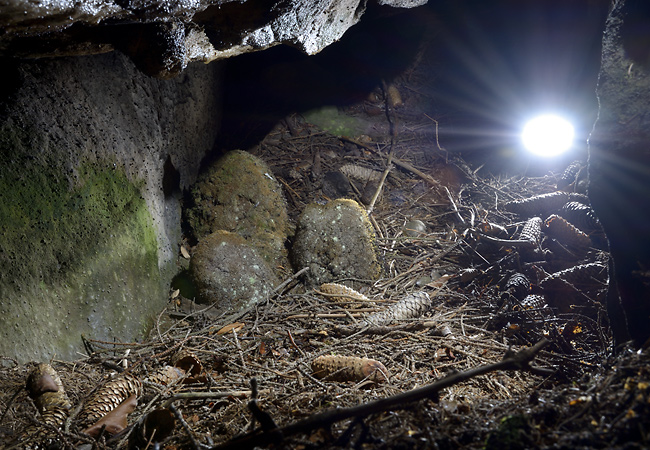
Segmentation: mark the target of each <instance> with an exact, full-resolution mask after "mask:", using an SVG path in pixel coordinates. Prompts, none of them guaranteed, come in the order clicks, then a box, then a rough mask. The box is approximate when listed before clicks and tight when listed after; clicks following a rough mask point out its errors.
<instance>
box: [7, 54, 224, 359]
mask: <svg viewBox="0 0 650 450" xmlns="http://www.w3.org/2000/svg"><path fill="white" fill-rule="evenodd" d="M3 63H4V66H3V73H4V74H5V75H6V79H7V82H6V83H5V84H4V85H3V95H0V267H1V268H2V269H0V299H1V300H0V355H2V356H6V357H10V358H14V359H16V360H18V361H19V362H26V361H34V360H36V361H48V360H50V359H52V358H57V359H63V360H65V359H78V358H79V355H80V354H81V353H82V352H84V346H83V343H82V339H81V336H82V335H86V336H87V337H88V338H95V339H100V340H104V341H109V342H112V341H121V342H125V341H126V342H128V341H134V340H138V339H140V338H142V337H144V336H145V333H146V331H147V328H148V327H150V326H151V325H152V323H153V319H154V318H155V317H156V316H157V315H158V314H159V312H160V310H161V309H162V308H163V307H164V305H165V303H166V302H167V300H168V295H167V294H168V289H169V283H170V281H171V280H172V278H173V276H174V275H175V274H176V273H177V271H178V266H177V263H176V261H177V258H178V250H179V242H180V239H181V205H180V201H181V197H182V190H183V189H186V188H188V187H189V186H190V185H191V184H192V183H194V181H195V180H196V177H197V174H198V168H199V165H200V162H201V160H202V158H203V156H204V155H205V152H206V151H207V150H208V149H210V148H212V146H213V143H214V139H215V137H216V130H217V126H216V123H217V121H218V118H219V117H218V109H217V106H218V86H217V83H216V80H218V78H217V75H218V72H217V68H216V67H214V66H213V67H208V66H205V65H198V66H194V67H192V68H189V67H188V69H187V73H186V74H183V75H181V76H179V77H178V79H175V80H167V81H162V80H155V79H152V78H150V77H147V76H145V75H143V74H141V73H140V72H138V71H137V70H136V69H135V67H134V66H133V64H132V63H131V62H130V61H129V60H128V59H127V58H126V57H125V56H124V55H122V54H120V53H118V52H114V53H109V54H104V55H96V56H89V57H83V58H56V59H49V58H43V59H30V60H27V59H24V60H18V59H15V60H12V59H7V60H5V61H3Z"/></svg>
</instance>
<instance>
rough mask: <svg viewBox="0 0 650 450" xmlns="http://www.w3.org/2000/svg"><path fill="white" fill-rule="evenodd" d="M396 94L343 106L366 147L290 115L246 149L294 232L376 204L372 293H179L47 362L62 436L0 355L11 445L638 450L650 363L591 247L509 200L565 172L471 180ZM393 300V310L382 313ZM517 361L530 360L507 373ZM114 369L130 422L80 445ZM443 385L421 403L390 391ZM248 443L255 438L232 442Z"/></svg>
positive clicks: (471, 173) (552, 183)
mask: <svg viewBox="0 0 650 450" xmlns="http://www.w3.org/2000/svg"><path fill="white" fill-rule="evenodd" d="M410 76H415V75H413V74H406V75H405V77H406V78H408V77H410ZM406 78H405V84H404V85H406ZM409 81H413V80H409ZM416 81H417V80H416ZM416 84H417V83H416ZM409 86H410V88H409V89H410V90H406V89H404V87H403V86H401V88H402V89H400V90H398V94H396V93H395V91H394V90H393V89H394V88H395V86H392V87H391V90H389V89H388V87H385V89H383V90H381V89H380V90H378V91H377V93H376V94H377V96H376V98H375V99H374V100H368V101H366V102H363V103H361V104H359V105H355V106H353V107H349V108H347V109H346V111H345V113H346V114H347V115H349V116H363V117H364V118H366V119H369V120H370V121H371V123H374V124H376V126H375V125H373V126H371V130H370V131H373V130H374V131H373V133H374V134H373V135H372V137H367V136H366V137H361V138H355V139H350V138H347V137H338V136H335V135H332V134H329V133H326V132H324V131H322V130H320V129H318V128H316V127H314V126H312V125H310V124H308V123H306V122H305V121H304V120H303V119H302V118H301V116H299V115H292V116H289V117H287V118H286V119H285V121H284V122H283V123H281V124H279V125H278V126H277V127H276V128H275V129H274V130H273V131H272V132H271V133H269V134H268V136H267V137H266V138H265V139H264V140H263V141H262V142H261V143H260V144H259V145H258V146H257V147H256V148H254V149H251V151H252V152H254V153H256V154H257V155H258V156H260V157H262V158H263V159H265V160H266V161H267V163H268V164H269V166H270V167H272V169H273V171H274V173H275V175H276V176H277V178H278V179H279V180H280V181H281V183H282V185H283V186H284V188H285V195H286V197H287V200H288V203H289V207H290V216H291V217H292V218H293V219H295V218H296V217H297V215H298V214H299V213H300V211H302V210H303V208H304V207H305V206H306V205H307V204H308V203H310V202H313V201H327V200H328V199H332V198H335V197H337V196H344V197H348V198H353V199H356V200H357V201H359V203H361V204H363V205H365V206H366V207H367V208H368V209H369V210H371V221H372V223H373V226H374V227H375V232H376V235H377V243H378V248H379V253H380V256H381V259H382V261H383V264H384V270H385V273H384V276H383V277H382V278H381V279H380V280H378V281H375V282H373V281H370V280H356V279H355V280H351V279H348V280H337V283H339V284H341V285H342V286H346V287H347V288H348V289H347V290H345V289H344V290H342V291H337V290H336V289H335V290H334V291H332V290H331V286H329V287H326V288H323V289H318V290H314V289H305V288H304V286H303V285H302V283H301V273H304V272H302V271H301V268H300V267H295V268H294V272H295V273H294V274H291V273H290V272H289V271H287V277H286V280H285V282H284V283H282V284H281V285H280V286H278V287H277V288H276V290H275V291H274V293H273V295H272V296H270V297H269V298H268V300H267V301H266V302H263V303H261V304H259V305H257V306H256V307H254V308H252V309H250V310H247V311H242V312H240V313H237V314H234V315H232V316H229V317H217V316H215V315H214V314H212V313H211V311H210V308H209V307H205V306H199V305H196V304H194V303H192V302H191V300H190V299H186V298H183V296H182V295H180V294H179V292H178V291H175V290H174V292H173V294H172V295H171V296H170V302H169V305H168V307H167V308H166V310H165V311H163V313H161V314H160V316H159V317H158V318H157V320H156V321H155V325H154V326H153V329H152V331H151V334H150V336H149V338H148V339H147V340H146V341H143V342H140V343H124V342H99V341H96V340H93V339H92V337H88V338H87V339H86V341H85V344H86V349H87V355H80V357H79V359H78V360H77V361H74V362H65V361H58V360H54V361H51V362H50V363H51V365H52V366H53V367H54V368H55V369H56V371H57V373H58V375H59V376H60V378H61V380H62V384H63V386H64V388H65V391H66V393H67V397H68V398H69V400H70V403H71V404H72V405H74V406H73V407H72V409H71V410H70V411H69V418H66V420H65V422H64V424H63V426H62V427H61V429H57V428H56V427H51V426H50V427H48V426H47V425H42V424H40V421H42V419H41V418H40V416H39V413H38V412H37V409H36V407H35V406H34V403H33V401H32V400H31V399H30V398H29V396H28V392H27V391H26V389H25V383H26V379H27V376H28V374H29V373H30V372H31V371H32V370H33V369H34V368H35V367H36V366H35V364H26V365H18V364H14V363H12V362H11V360H9V359H5V360H3V369H2V370H1V371H0V387H1V388H2V389H1V392H2V393H1V394H0V408H1V409H0V414H2V416H1V417H0V439H1V440H2V441H3V442H5V443H7V444H6V445H7V448H9V447H10V446H11V445H13V444H10V443H11V442H20V440H21V439H23V438H24V437H25V435H24V432H25V431H24V430H25V429H28V428H30V427H32V428H33V426H34V425H35V424H36V425H38V426H40V427H43V429H44V431H43V436H47V439H50V440H54V441H56V442H58V445H59V446H60V448H69V449H72V448H84V449H85V448H100V449H103V448H111V449H113V448H154V445H157V444H154V442H155V441H156V438H155V436H156V435H157V436H160V435H161V434H164V433H165V432H168V436H166V437H164V439H163V443H164V448H168V449H195V450H198V449H205V448H245V447H246V446H249V448H252V447H253V446H254V445H263V446H275V447H277V448H297V449H301V448H302V449H325V448H328V449H330V448H332V449H333V448H391V449H395V448H441V449H448V448H490V449H493V448H500V449H515V448H517V449H519V448H522V449H523V448H535V447H537V448H549V447H553V448H605V447H607V448H642V447H644V446H647V445H648V436H647V435H646V429H647V427H648V422H649V420H648V412H649V411H648V410H649V408H650V397H648V392H649V390H650V389H649V386H650V384H649V375H650V374H649V373H648V369H647V367H648V356H647V352H644V351H642V352H633V351H628V350H624V351H622V352H621V353H620V354H619V355H618V356H617V357H616V358H615V357H612V356H609V355H610V352H611V337H610V333H609V328H608V323H607V317H606V314H605V306H604V293H605V290H606V279H607V278H606V271H605V272H603V268H604V267H606V259H607V255H606V253H605V251H604V250H603V249H602V248H599V245H598V243H597V242H596V243H594V241H593V240H592V241H591V242H589V243H588V244H585V240H584V239H585V238H584V237H583V236H582V235H580V236H579V237H578V238H576V237H575V236H574V235H571V234H570V233H571V232H569V238H568V239H569V240H568V241H564V242H562V239H560V238H559V237H558V235H555V237H553V236H552V234H553V232H551V233H548V230H550V229H551V228H549V227H548V225H546V224H545V222H544V221H546V219H547V218H548V217H549V216H550V215H551V214H558V212H557V211H553V212H549V214H548V215H545V216H543V217H539V219H540V220H538V221H534V222H535V223H534V224H533V223H532V222H529V221H530V218H529V217H525V215H522V214H521V211H518V212H513V211H512V208H510V209H509V208H507V207H505V205H506V204H508V203H509V202H513V201H517V200H521V199H526V198H531V197H535V196H539V195H542V194H548V193H551V192H555V191H556V190H557V187H556V186H557V183H558V180H559V179H560V178H561V176H562V174H561V173H557V174H548V175H547V176H544V177H541V178H530V177H525V176H515V177H508V178H499V177H494V176H492V175H490V174H485V175H483V174H482V172H481V171H480V170H479V168H470V167H469V166H467V164H465V163H464V162H463V161H462V159H460V158H459V157H457V156H454V155H453V154H450V153H448V152H447V151H445V150H444V149H443V148H442V147H441V145H440V143H439V142H438V135H437V133H436V129H437V122H436V121H435V120H433V119H432V118H430V117H428V116H427V115H426V114H424V113H418V109H417V108H418V97H417V94H416V93H415V92H416V89H415V88H414V87H413V86H414V85H413V84H410V85H409ZM416 87H417V86H416ZM400 91H401V92H402V96H403V97H404V98H401V97H399V96H398V95H399V92H400ZM383 92H387V93H388V92H390V96H389V95H387V96H385V97H384V96H383V94H382V93H383ZM395 99H399V102H398V101H397V100H395ZM405 105H411V107H408V108H407V107H406V106H405ZM407 111H408V113H407ZM568 191H570V188H569V190H568ZM568 191H567V192H568ZM565 203H566V202H561V204H560V207H562V206H563V205H564V204H565ZM515 209H516V208H515ZM550 220H551V222H552V221H554V220H558V219H556V218H551V219H550ZM527 224H528V225H527ZM527 226H528V228H527ZM553 226H554V227H557V226H558V225H557V223H556V224H555V225H553ZM560 226H562V227H564V228H562V230H564V229H565V228H566V227H565V226H564V225H563V224H562V225H560ZM563 232H565V231H563ZM572 239H574V240H572ZM576 239H577V240H576ZM574 244H575V245H574ZM583 267H589V268H588V269H583ZM564 271H566V273H568V274H569V275H566V273H563V272H564ZM409 296H411V297H410V298H411V300H410V303H408V302H407V303H402V305H403V304H406V305H407V306H400V307H396V306H395V305H400V302H404V301H405V299H406V298H409ZM413 296H415V297H413ZM391 307H392V308H393V310H392V311H395V310H396V308H401V309H400V310H399V311H401V312H398V313H395V312H391V313H390V314H388V315H387V314H385V313H382V312H383V311H386V310H390V308H391ZM404 311H406V313H404ZM377 314H380V315H381V314H383V316H382V320H381V321H379V320H368V318H369V317H373V315H374V317H377ZM539 342H545V343H546V344H547V345H546V344H544V345H546V346H545V347H544V348H543V349H542V348H541V345H540V346H539V347H534V346H535V344H536V343H539ZM531 348H534V349H535V350H534V353H526V351H529V352H530V349H531ZM522 350H523V351H524V354H526V356H527V358H528V359H527V360H526V361H523V362H522V360H519V362H520V363H521V364H520V365H512V364H511V365H507V364H506V365H503V364H502V360H503V359H504V356H505V357H507V358H510V359H512V358H513V357H514V356H516V355H522V353H516V352H521V351H522ZM533 359H534V361H533V362H532V365H533V366H534V367H533V368H532V370H531V367H530V366H529V365H528V364H529V363H530V361H531V360H533ZM507 361H508V360H507ZM495 364H496V366H493V365H495ZM166 367H171V368H170V369H167V368H166ZM484 367H488V368H490V369H491V370H490V371H487V370H486V371H485V372H483V370H482V369H481V368H484ZM493 367H496V368H497V369H500V370H492V368H493ZM536 368H537V369H536ZM125 370H126V372H127V373H128V374H129V376H135V377H137V379H138V380H141V382H142V384H143V386H142V390H143V393H142V394H141V395H139V398H138V403H137V407H135V409H134V410H133V411H132V412H131V411H130V410H128V409H127V410H126V412H123V413H122V415H124V416H126V415H127V414H128V423H129V425H128V426H127V427H126V428H124V429H123V430H122V431H115V430H113V431H115V433H116V434H115V435H113V436H111V433H110V432H109V431H111V430H109V429H108V427H100V428H99V429H95V430H94V432H95V434H94V436H95V437H94V438H91V437H90V436H89V435H88V434H87V432H86V433H84V427H86V426H87V425H89V424H86V423H82V422H83V421H81V420H80V419H79V418H80V417H84V414H85V413H84V411H85V410H82V405H83V404H84V402H85V401H86V400H87V399H88V398H91V397H92V398H93V402H92V403H93V405H94V406H93V408H94V409H93V411H94V410H97V409H100V407H99V406H97V401H99V403H101V398H100V399H99V400H97V395H95V396H94V397H93V394H92V393H93V392H95V391H97V390H98V389H101V386H103V385H104V383H105V382H106V381H107V380H108V379H110V378H111V377H115V376H119V375H117V374H119V373H120V372H124V371H125ZM468 371H469V372H468ZM467 373H469V374H471V376H470V377H467V376H465V375H464V374H467ZM446 377H451V380H452V381H453V382H449V383H447V382H444V383H445V384H444V387H442V388H441V389H439V390H434V391H435V392H432V391H426V393H422V395H421V396H420V395H418V396H417V397H416V398H413V397H412V396H411V397H404V394H406V393H410V392H416V393H420V392H422V391H417V389H421V388H423V387H427V386H431V385H434V383H440V382H441V380H450V379H449V378H446ZM117 384H118V385H119V382H118V383H117ZM102 395H104V397H103V398H105V399H106V402H109V403H116V402H117V400H116V398H117V397H115V395H117V394H110V395H109V394H102ZM129 395H130V394H129ZM400 396H402V397H400ZM100 397H101V396H100ZM391 399H392V400H391ZM120 401H128V397H125V398H124V399H122V400H120ZM391 402H392V403H391ZM118 403H119V402H118ZM364 405H365V406H366V407H367V406H368V405H370V407H369V408H366V409H363V407H364ZM355 408H362V409H361V410H360V409H355ZM131 409H132V408H131ZM161 411H162V412H161ZM342 411H343V412H346V411H347V413H342ZM350 411H352V413H349V412H350ZM337 414H338V415H337ZM118 419H120V420H121V419H122V418H118ZM117 422H119V420H118V421H117ZM118 428H119V427H118ZM247 433H248V435H249V436H253V437H256V439H260V440H259V441H254V440H248V441H246V440H245V437H244V440H243V441H242V440H239V441H237V440H235V439H241V438H242V435H244V436H246V434H247ZM16 440H17V441H16ZM21 446H22V447H21ZM17 448H25V446H24V444H23V443H17Z"/></svg>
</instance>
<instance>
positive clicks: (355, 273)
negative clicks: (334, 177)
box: [291, 199, 382, 286]
mask: <svg viewBox="0 0 650 450" xmlns="http://www.w3.org/2000/svg"><path fill="white" fill-rule="evenodd" d="M291 254H292V260H293V262H294V267H295V268H296V269H302V268H304V267H309V269H310V270H309V271H308V272H307V274H306V277H307V282H308V283H309V284H310V285H312V286H316V285H320V284H321V283H328V282H331V281H335V280H339V279H342V278H348V277H352V278H359V279H364V280H376V279H378V278H379V277H380V276H381V272H382V271H381V265H380V264H379V261H378V258H377V253H376V243H375V232H374V230H373V228H372V225H371V224H370V221H369V220H368V216H367V215H366V212H365V211H364V210H363V209H362V208H361V207H360V206H359V204H358V203H357V202H355V201H353V200H348V199H338V200H334V201H331V202H329V203H327V204H325V205H319V204H316V203H311V204H309V205H307V207H306V208H305V210H304V211H303V212H302V214H301V215H300V218H299V220H298V226H297V229H296V236H295V240H294V244H293V247H292V250H291Z"/></svg>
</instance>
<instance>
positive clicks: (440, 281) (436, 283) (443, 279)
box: [427, 274, 451, 289]
mask: <svg viewBox="0 0 650 450" xmlns="http://www.w3.org/2000/svg"><path fill="white" fill-rule="evenodd" d="M450 278H451V275H448V274H447V275H442V276H440V277H438V278H436V279H435V280H433V281H432V282H431V283H429V284H427V286H428V287H432V288H436V289H440V288H442V287H443V286H444V285H445V284H446V283H447V280H449V279H450Z"/></svg>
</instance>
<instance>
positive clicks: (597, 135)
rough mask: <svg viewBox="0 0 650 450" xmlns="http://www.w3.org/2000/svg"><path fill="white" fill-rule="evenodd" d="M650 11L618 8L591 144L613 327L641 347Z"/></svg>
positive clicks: (649, 295)
mask: <svg viewBox="0 0 650 450" xmlns="http://www.w3.org/2000/svg"><path fill="white" fill-rule="evenodd" d="M649 6H650V5H649V4H648V2H644V1H638V0H627V1H623V0H618V1H616V2H615V3H614V6H613V9H612V10H611V12H610V15H609V17H608V19H607V27H606V30H605V34H604V37H603V47H602V48H603V53H602V65H601V70H600V74H599V77H598V88H597V94H598V100H599V113H598V121H597V122H596V124H595V125H594V129H593V132H592V134H591V136H590V138H589V187H588V195H589V199H590V200H591V205H592V207H593V209H594V211H595V212H596V215H597V216H598V219H599V220H600V222H601V224H602V226H603V229H604V230H605V234H606V235H607V238H608V239H609V247H610V251H611V256H612V259H613V264H612V265H611V266H610V285H609V294H608V300H607V303H608V305H607V307H608V314H609V316H610V324H611V326H612V329H613V332H614V337H615V339H616V341H617V342H618V343H622V342H625V341H627V340H629V339H630V338H632V339H633V340H634V341H635V342H636V344H637V345H639V346H641V345H643V344H644V343H645V342H646V341H647V340H648V338H650V277H649V276H648V268H649V267H650V252H649V251H648V248H650V232H649V228H648V227H649V224H650V208H649V207H648V198H649V197H648V192H650V176H649V175H648V174H649V173H650V58H648V55H649V54H648V46H647V43H648V40H649V34H648V31H647V30H648V27H650V7H649ZM640 30H643V31H640Z"/></svg>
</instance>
